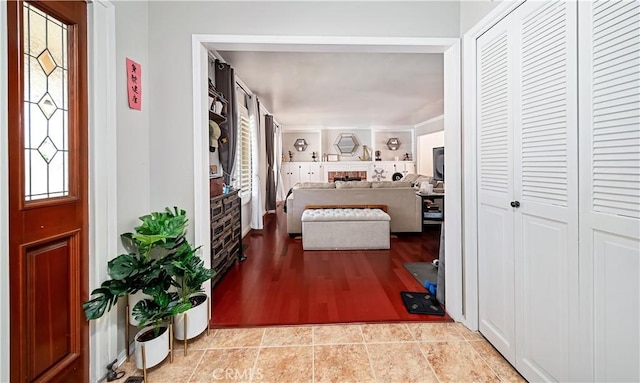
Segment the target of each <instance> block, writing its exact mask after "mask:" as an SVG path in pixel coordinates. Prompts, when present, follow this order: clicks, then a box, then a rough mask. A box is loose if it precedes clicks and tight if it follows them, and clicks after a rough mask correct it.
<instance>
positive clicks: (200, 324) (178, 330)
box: [173, 293, 209, 340]
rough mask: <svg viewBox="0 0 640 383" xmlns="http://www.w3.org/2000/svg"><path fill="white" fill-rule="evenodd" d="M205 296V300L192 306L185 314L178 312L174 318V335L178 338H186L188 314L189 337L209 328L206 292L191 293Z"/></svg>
mask: <svg viewBox="0 0 640 383" xmlns="http://www.w3.org/2000/svg"><path fill="white" fill-rule="evenodd" d="M194 296H203V297H204V298H205V300H204V302H202V303H200V304H199V305H198V306H195V307H192V308H190V309H189V310H187V311H186V312H185V313H183V314H178V315H176V316H175V317H174V319H173V323H174V324H173V335H174V337H175V338H176V339H178V340H184V339H185V337H184V317H185V314H186V315H187V339H191V338H194V337H196V336H198V335H200V334H202V332H203V331H204V330H205V329H206V328H207V322H208V321H209V311H208V310H207V303H208V301H207V299H206V298H207V295H206V294H204V293H196V294H193V295H191V297H194Z"/></svg>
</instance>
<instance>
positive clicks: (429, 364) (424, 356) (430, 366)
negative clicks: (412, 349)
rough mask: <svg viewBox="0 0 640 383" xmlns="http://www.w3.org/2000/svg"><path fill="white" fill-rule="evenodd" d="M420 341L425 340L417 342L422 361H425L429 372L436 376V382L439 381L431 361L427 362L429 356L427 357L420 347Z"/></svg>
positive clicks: (439, 382)
mask: <svg viewBox="0 0 640 383" xmlns="http://www.w3.org/2000/svg"><path fill="white" fill-rule="evenodd" d="M420 343H427V342H424V341H421V342H418V349H419V350H420V353H421V354H422V357H423V358H424V361H425V362H427V365H428V366H429V368H430V369H431V372H432V373H433V376H435V377H436V380H437V381H438V383H441V381H440V377H438V374H436V370H435V368H433V366H432V365H431V362H429V358H428V357H427V354H425V352H424V350H423V349H422V347H420ZM431 343H436V342H431Z"/></svg>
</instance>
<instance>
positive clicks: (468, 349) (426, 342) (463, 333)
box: [119, 323, 525, 383]
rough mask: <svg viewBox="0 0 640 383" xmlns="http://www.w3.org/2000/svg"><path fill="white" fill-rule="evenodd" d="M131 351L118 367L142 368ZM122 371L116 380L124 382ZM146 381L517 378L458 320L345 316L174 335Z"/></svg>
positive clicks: (129, 371) (280, 382)
mask: <svg viewBox="0 0 640 383" xmlns="http://www.w3.org/2000/svg"><path fill="white" fill-rule="evenodd" d="M133 358H134V357H133V355H132V356H131V359H130V360H129V361H128V362H126V363H125V364H123V365H122V366H121V367H120V370H122V371H125V372H126V373H127V375H126V376H129V375H131V374H134V375H140V376H141V375H142V371H140V370H136V369H135V362H134V360H133ZM124 380H125V378H122V379H120V380H119V382H124ZM148 380H149V383H164V382H167V383H182V382H198V383H204V382H264V383H267V382H273V383H284V382H295V383H298V382H399V383H400V382H402V383H406V382H524V381H525V380H524V379H523V378H522V377H521V376H520V375H519V374H518V373H517V372H516V371H515V370H514V369H513V367H511V365H510V364H509V363H507V361H505V360H504V358H503V357H502V356H501V355H500V354H499V353H498V352H497V351H496V350H495V349H494V348H493V347H492V346H491V345H490V344H489V343H488V342H487V341H486V340H485V339H484V338H483V337H482V335H480V334H479V333H477V332H471V331H469V330H468V329H467V328H466V327H464V326H463V325H462V324H460V323H393V324H386V323H382V324H347V325H322V326H292V327H260V328H237V329H218V330H212V331H211V334H210V335H209V336H207V335H206V334H203V335H201V336H199V337H197V338H195V339H193V340H191V341H190V342H189V349H188V354H187V356H184V350H183V349H182V344H180V345H178V344H177V343H176V349H175V350H174V360H173V363H169V359H168V358H167V359H166V360H165V361H164V362H162V363H161V364H160V365H158V366H156V367H154V368H152V369H149V370H148Z"/></svg>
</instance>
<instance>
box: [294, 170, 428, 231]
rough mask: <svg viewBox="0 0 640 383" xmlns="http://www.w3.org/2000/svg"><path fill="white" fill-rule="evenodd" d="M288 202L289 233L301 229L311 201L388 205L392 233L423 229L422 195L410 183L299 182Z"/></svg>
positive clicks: (324, 203) (317, 203)
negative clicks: (304, 214)
mask: <svg viewBox="0 0 640 383" xmlns="http://www.w3.org/2000/svg"><path fill="white" fill-rule="evenodd" d="M366 184H369V185H368V186H367V185H366ZM335 185H337V186H338V187H336V186H335ZM341 186H343V187H341ZM358 186H359V187H358ZM372 186H373V187H372ZM286 203H287V232H288V233H289V235H294V234H300V233H302V221H301V218H302V213H303V212H304V210H305V207H306V206H308V205H387V213H388V214H389V216H390V217H391V224H390V228H391V232H392V233H419V232H422V199H421V198H420V196H418V195H416V190H415V189H414V188H412V187H411V185H410V183H405V182H393V183H392V182H390V181H382V182H378V183H377V182H364V181H363V182H358V181H356V182H352V181H347V182H344V183H341V182H340V181H337V182H336V183H335V184H334V183H306V184H298V185H296V186H295V187H294V188H293V190H292V193H291V194H290V195H289V197H287V201H286Z"/></svg>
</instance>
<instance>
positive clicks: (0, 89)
mask: <svg viewBox="0 0 640 383" xmlns="http://www.w3.org/2000/svg"><path fill="white" fill-rule="evenodd" d="M6 30H7V2H6V1H4V0H0V31H2V38H0V137H1V138H0V312H1V313H2V315H0V382H8V381H9V349H10V344H9V342H10V340H9V314H8V313H9V166H8V162H9V153H8V150H9V148H8V147H7V140H6V137H7V134H8V131H9V129H8V121H7V101H8V100H7V91H8V90H7V86H8V84H7V39H6V37H5V31H6Z"/></svg>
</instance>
